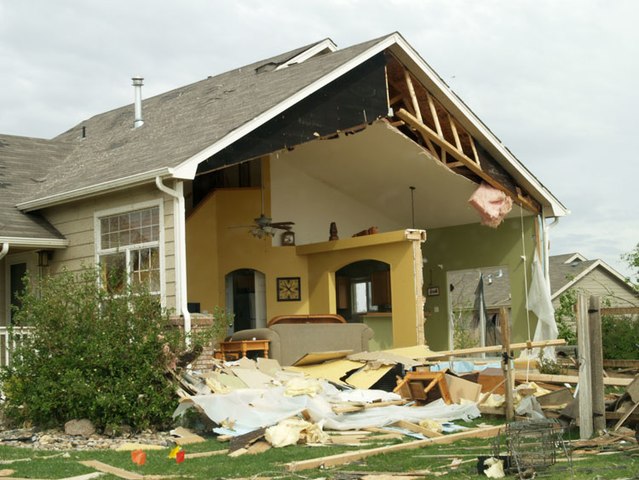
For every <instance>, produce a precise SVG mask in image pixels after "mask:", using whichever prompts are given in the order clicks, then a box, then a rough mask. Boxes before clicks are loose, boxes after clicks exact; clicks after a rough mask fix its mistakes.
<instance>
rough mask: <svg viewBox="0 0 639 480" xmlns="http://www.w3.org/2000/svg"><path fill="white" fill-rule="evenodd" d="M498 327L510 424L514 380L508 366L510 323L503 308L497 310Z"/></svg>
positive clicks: (512, 413) (509, 358)
mask: <svg viewBox="0 0 639 480" xmlns="http://www.w3.org/2000/svg"><path fill="white" fill-rule="evenodd" d="M499 325H500V327H501V340H502V352H501V355H502V358H501V368H502V370H503V371H504V379H505V380H506V382H505V385H504V395H505V397H506V403H505V404H504V408H505V411H506V421H508V422H512V421H513V419H514V418H515V402H514V398H513V389H514V387H515V378H514V376H513V369H512V367H511V365H510V360H511V359H512V350H511V349H510V321H509V320H508V310H507V309H506V308H505V307H501V308H500V309H499Z"/></svg>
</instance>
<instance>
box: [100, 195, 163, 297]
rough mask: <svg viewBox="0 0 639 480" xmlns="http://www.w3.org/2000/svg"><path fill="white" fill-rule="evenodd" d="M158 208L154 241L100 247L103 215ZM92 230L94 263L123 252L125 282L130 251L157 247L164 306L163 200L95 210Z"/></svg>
mask: <svg viewBox="0 0 639 480" xmlns="http://www.w3.org/2000/svg"><path fill="white" fill-rule="evenodd" d="M155 207H157V208H158V222H159V225H158V229H159V231H158V240H157V241H154V242H145V243H136V244H131V245H127V246H126V247H120V248H107V249H102V236H101V233H102V231H101V230H102V228H101V223H100V221H101V220H102V218H104V217H109V216H112V215H121V214H124V213H129V212H134V211H137V210H147V209H150V208H155ZM93 232H94V242H95V264H96V265H99V264H100V257H101V256H103V255H109V254H113V253H117V252H123V251H124V253H125V255H126V257H125V261H126V265H127V278H126V281H127V283H128V282H130V278H129V277H130V276H129V275H128V274H129V273H130V272H129V271H128V269H129V268H130V260H131V251H132V250H139V249H142V248H149V247H155V246H157V247H158V251H159V256H160V292H159V294H160V303H161V305H162V306H163V307H165V306H166V278H165V277H166V275H165V260H164V202H163V201H162V200H150V201H146V202H137V203H131V204H128V205H124V206H121V207H115V208H109V209H105V210H100V211H96V212H95V213H94V215H93Z"/></svg>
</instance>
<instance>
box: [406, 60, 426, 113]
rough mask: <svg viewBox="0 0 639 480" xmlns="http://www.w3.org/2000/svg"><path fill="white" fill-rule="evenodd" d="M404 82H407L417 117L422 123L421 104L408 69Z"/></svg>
mask: <svg viewBox="0 0 639 480" xmlns="http://www.w3.org/2000/svg"><path fill="white" fill-rule="evenodd" d="M404 80H405V81H406V86H407V87H408V94H409V95H410V100H411V102H412V103H413V109H414V110H415V116H416V117H417V119H418V120H419V121H420V122H422V121H423V120H422V111H421V109H420V108H419V102H418V101H417V95H415V86H414V85H413V80H412V79H411V78H410V72H409V71H408V69H406V68H405V69H404Z"/></svg>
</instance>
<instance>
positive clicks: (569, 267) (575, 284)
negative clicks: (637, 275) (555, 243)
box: [549, 253, 639, 305]
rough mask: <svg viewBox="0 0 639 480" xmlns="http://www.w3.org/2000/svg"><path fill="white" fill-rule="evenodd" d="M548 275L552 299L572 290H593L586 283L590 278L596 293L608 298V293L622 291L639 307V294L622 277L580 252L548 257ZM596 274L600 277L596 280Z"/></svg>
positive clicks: (602, 262)
mask: <svg viewBox="0 0 639 480" xmlns="http://www.w3.org/2000/svg"><path fill="white" fill-rule="evenodd" d="M549 273H550V291H551V296H552V299H553V300H554V299H556V298H558V297H559V296H560V295H561V294H562V293H564V292H566V291H567V290H569V289H571V288H579V287H580V286H582V287H583V288H584V289H587V290H592V289H593V286H591V287H590V288H588V287H587V286H586V285H585V284H584V280H585V279H586V278H588V277H589V276H590V277H592V278H593V281H594V282H596V283H595V285H594V287H595V289H596V290H598V292H597V293H603V294H604V295H605V294H606V292H609V294H610V295H614V294H615V293H616V292H615V291H617V292H618V291H619V290H621V291H623V293H625V294H626V295H625V296H626V297H627V298H629V299H630V303H632V299H633V298H634V299H635V300H636V301H635V302H634V304H635V305H639V294H638V293H637V292H636V291H635V290H634V289H633V287H632V286H631V285H630V284H629V283H628V281H627V279H626V278H625V277H624V276H623V275H621V274H620V273H619V272H617V271H616V270H615V269H614V268H612V267H611V266H610V265H608V264H607V263H606V262H604V261H603V260H587V259H586V257H584V256H583V255H581V254H579V253H567V254H563V255H553V256H551V257H550V258H549ZM595 275H596V276H597V278H596V279H595ZM593 293H594V292H593ZM628 301H629V300H625V301H624V302H625V303H627V302H628ZM624 302H622V303H624Z"/></svg>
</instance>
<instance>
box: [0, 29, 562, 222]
mask: <svg viewBox="0 0 639 480" xmlns="http://www.w3.org/2000/svg"><path fill="white" fill-rule="evenodd" d="M385 51H389V52H391V53H393V54H394V55H395V56H396V57H397V58H398V59H399V60H400V61H401V62H402V63H403V64H404V65H406V67H407V68H408V69H409V70H410V71H411V72H412V73H413V74H414V75H415V77H416V78H417V79H418V80H419V81H420V82H422V84H423V85H425V86H426V87H427V88H428V89H429V90H431V92H432V94H433V96H434V97H436V99H437V100H438V101H439V102H441V103H442V105H444V107H445V108H447V109H448V110H449V111H450V112H451V114H452V115H454V116H455V117H459V122H460V124H462V125H463V126H464V127H465V128H466V129H467V130H468V131H469V132H470V133H471V134H472V135H473V136H475V138H476V139H477V140H478V141H479V142H480V144H481V146H482V147H483V148H485V149H486V150H487V151H489V152H490V153H491V154H492V155H493V156H494V157H495V158H496V159H497V161H498V162H499V163H500V165H501V166H502V167H503V168H504V169H505V170H506V171H507V172H508V173H509V174H510V175H512V176H513V178H515V179H516V181H517V182H518V183H519V184H520V185H521V186H522V187H524V188H526V189H527V190H528V191H529V193H530V194H531V195H533V196H534V197H535V198H536V200H537V201H539V202H540V203H543V205H544V206H545V207H546V210H545V213H546V216H561V215H564V214H566V213H567V210H566V209H565V207H564V206H563V205H561V203H560V202H559V201H558V200H557V199H556V198H555V197H554V196H553V195H552V194H551V193H550V192H549V191H548V190H547V189H546V188H545V187H544V186H543V185H542V184H541V183H540V182H539V181H538V180H537V179H536V178H535V177H534V176H533V175H532V174H531V173H530V172H529V171H528V170H527V169H526V168H525V167H524V166H523V165H522V164H521V163H520V162H519V161H518V160H517V159H516V158H515V157H514V156H513V155H512V154H511V153H510V151H508V150H507V149H506V148H505V147H504V146H503V145H502V144H501V142H500V141H499V139H497V138H496V137H495V136H494V135H493V134H492V132H490V130H489V129H488V128H487V127H486V126H485V125H484V124H483V123H482V122H481V121H480V120H479V119H478V118H477V117H476V116H475V115H474V114H473V112H472V111H470V109H468V107H467V106H466V105H465V104H464V103H463V102H462V101H461V100H460V99H459V98H458V97H457V96H456V95H455V94H454V93H453V92H452V91H451V90H450V89H449V87H448V86H447V85H446V84H445V83H444V82H443V80H442V79H441V78H440V77H439V76H438V75H437V74H436V73H435V72H434V71H433V70H432V69H431V68H430V67H429V66H428V64H427V63H426V62H424V60H423V59H422V58H421V57H420V56H419V55H418V54H417V52H415V51H414V50H413V49H412V47H410V45H408V43H407V42H406V41H405V40H404V39H403V37H401V35H399V34H398V33H393V34H391V35H387V36H384V37H381V38H379V39H375V40H371V41H368V42H364V43H361V44H358V45H355V46H352V47H349V48H345V49H342V50H335V46H334V44H333V43H332V42H331V41H330V40H328V39H326V40H323V41H321V42H317V43H314V44H311V45H307V46H305V47H302V48H298V49H296V50H292V51H290V52H287V53H284V54H281V55H278V56H275V57H272V58H269V59H266V60H263V61H260V62H256V63H253V64H251V65H247V66H245V67H242V68H239V69H235V70H231V71H229V72H226V73H223V74H220V75H216V76H211V77H209V78H207V79H206V80H202V81H200V82H197V83H194V84H191V85H187V86H185V87H181V88H178V89H175V90H172V91H169V92H166V93H163V94H161V95H157V96H155V97H152V98H148V99H145V100H143V104H142V105H143V108H142V111H143V118H144V125H142V126H141V127H139V128H135V129H134V128H133V119H134V115H133V106H132V105H127V106H124V107H121V108H118V109H115V110H112V111H109V112H106V113H102V114H99V115H96V116H94V117H92V118H89V119H88V120H86V121H83V122H81V123H79V124H78V125H76V126H75V127H73V128H71V129H70V130H68V131H67V132H65V133H63V134H61V135H59V136H58V137H56V138H54V139H53V140H50V141H44V140H43V141H42V142H43V144H46V145H51V146H53V145H55V148H56V149H59V150H60V152H61V153H60V155H59V156H57V157H56V159H57V160H59V161H56V162H52V163H53V165H50V169H49V171H48V173H47V175H46V177H45V176H42V179H43V181H42V182H40V183H38V184H37V185H24V187H25V188H24V190H25V195H22V196H20V197H17V198H16V200H17V207H18V209H20V210H22V211H24V212H33V211H36V210H38V209H41V208H45V207H49V206H52V205H57V204H61V203H65V202H68V201H72V200H77V199H80V198H84V197H88V196H91V195H95V194H99V193H104V192H106V191H112V190H116V189H122V188H129V187H131V186H134V185H137V184H140V183H145V182H149V181H151V180H152V179H153V178H154V177H156V176H165V177H166V176H168V177H171V176H172V177H175V178H185V179H192V178H193V177H194V176H195V173H196V169H197V166H198V165H199V164H200V163H201V162H203V161H205V160H207V159H209V158H210V157H211V156H213V155H215V154H216V153H218V152H220V151H222V150H223V149H224V148H226V147H228V146H229V145H231V144H233V143H234V142H236V141H237V140H239V139H241V138H243V137H245V136H246V135H247V134H248V133H250V132H252V131H255V130H256V129H257V128H258V127H260V126H262V125H264V124H265V123H266V122H268V121H269V120H272V119H274V118H276V117H277V116H278V115H279V114H281V113H282V112H284V111H286V110H287V109H288V108H290V107H292V106H294V105H296V104H298V103H299V102H300V101H301V100H303V99H305V98H307V97H309V96H310V95H311V94H313V93H315V92H317V91H319V90H320V89H322V88H323V87H324V86H326V85H328V84H329V83H331V82H332V81H334V80H336V79H338V78H340V77H341V76H343V75H345V74H346V73H348V72H350V71H352V70H353V69H355V68H356V67H358V66H360V65H362V64H364V63H365V62H366V61H368V60H370V59H372V58H373V57H375V56H376V55H379V54H381V53H382V52H385ZM299 62H301V63H299ZM371 120H374V119H369V121H371ZM33 145H34V146H35V145H36V143H33ZM52 148H53V147H52ZM37 152H38V149H37V148H36V147H34V150H33V151H32V154H35V155H37ZM27 157H29V156H28V155H27ZM240 160H246V159H243V158H241V159H237V161H240ZM10 173H11V175H12V177H13V176H15V175H17V174H19V173H21V172H19V171H12V172H10ZM27 187H28V188H27ZM0 218H3V217H0ZM2 221H5V220H2ZM24 233H25V234H29V231H28V230H25V231H24Z"/></svg>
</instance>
